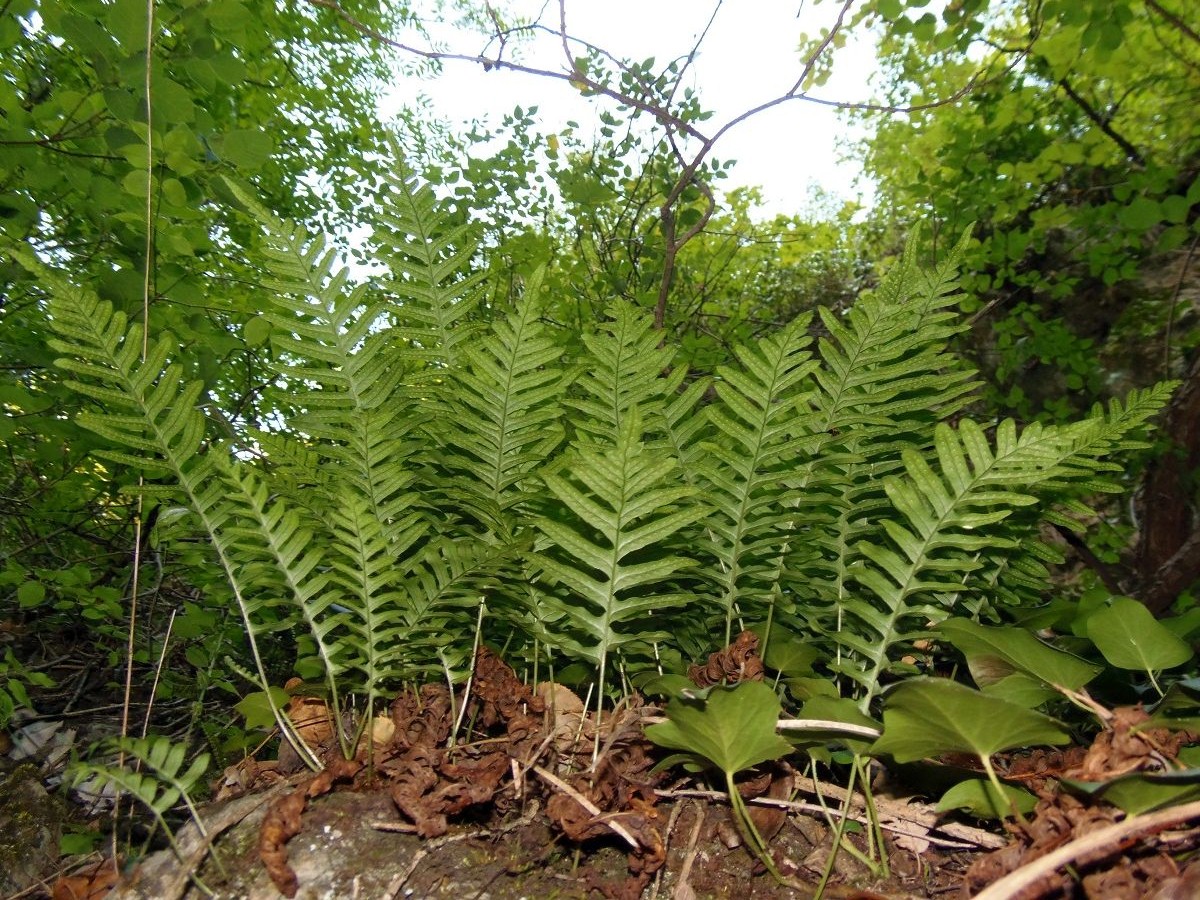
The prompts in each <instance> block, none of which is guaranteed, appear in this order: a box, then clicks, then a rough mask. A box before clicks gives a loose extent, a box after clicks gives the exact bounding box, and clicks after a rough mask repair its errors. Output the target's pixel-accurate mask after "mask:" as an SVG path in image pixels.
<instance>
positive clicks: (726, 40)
mask: <svg viewBox="0 0 1200 900" xmlns="http://www.w3.org/2000/svg"><path fill="white" fill-rule="evenodd" d="M511 5H512V7H514V8H516V9H518V10H520V11H522V12H527V13H528V14H529V15H530V16H536V15H537V14H538V11H539V10H545V12H544V14H543V18H542V21H543V22H544V23H545V24H547V25H551V26H554V25H557V20H558V13H557V3H556V2H554V0H550V2H549V3H548V4H547V3H546V2H545V0H532V2H530V0H513V2H512V4H511ZM840 5H841V4H839V3H836V2H829V0H826V2H824V3H819V4H818V5H816V6H814V5H813V3H812V2H811V0H809V2H807V3H805V4H804V5H803V7H802V8H801V6H800V2H799V0H726V2H725V3H724V5H723V6H722V8H721V11H720V12H719V14H718V16H717V19H716V22H715V23H714V25H713V27H712V28H711V29H710V31H709V33H708V36H707V38H706V39H705V42H704V44H703V45H702V47H701V51H700V56H699V57H698V59H697V61H696V64H695V66H694V67H693V69H692V70H691V71H690V79H691V80H690V82H687V84H688V85H689V86H691V87H694V88H696V89H697V92H698V94H699V96H700V102H701V104H702V106H703V107H704V108H706V109H711V110H715V113H716V114H715V115H714V117H713V118H712V119H710V120H708V121H707V122H704V123H701V124H700V129H701V131H703V132H704V133H705V134H711V133H713V132H714V131H716V130H717V128H719V127H720V126H721V125H722V124H724V123H725V122H726V121H728V120H729V119H731V118H733V117H734V116H736V115H738V114H739V113H741V112H743V111H744V110H746V109H748V108H750V107H752V106H754V105H756V104H758V103H761V102H763V101H766V100H769V99H771V98H773V97H776V96H778V95H780V94H783V93H785V92H786V91H787V90H788V89H789V88H790V87H791V86H792V85H793V84H794V83H795V81H796V79H797V77H798V76H799V73H800V71H801V67H802V60H801V59H800V57H799V54H798V52H797V48H798V45H799V42H800V40H801V35H802V33H804V32H808V33H809V34H810V35H813V36H815V35H817V34H819V33H820V30H821V29H822V27H828V26H829V25H831V24H832V23H833V22H834V21H835V19H836V16H837V12H838V9H839V7H840ZM712 9H713V3H712V2H710V0H567V30H568V32H569V33H570V34H572V35H573V36H576V37H580V38H583V39H585V40H587V41H589V42H590V43H592V44H595V45H596V46H599V47H602V48H604V49H605V50H607V51H609V52H610V53H612V54H613V55H614V56H617V57H618V58H625V59H633V60H642V59H645V58H646V57H648V56H653V57H655V59H656V62H657V64H658V66H659V67H661V66H662V65H664V64H665V63H666V61H668V60H669V59H672V58H675V57H678V56H683V55H685V54H686V53H687V52H688V51H689V50H690V49H691V47H692V45H693V44H694V42H695V38H696V36H697V34H698V33H699V32H700V30H701V29H702V28H703V27H704V25H705V23H706V22H707V21H708V18H709V16H710V15H711V14H712ZM798 11H799V13H800V15H799V16H798V15H797V12H798ZM444 40H445V42H446V44H447V46H446V47H445V49H448V50H451V51H454V52H464V53H469V54H476V53H479V52H481V51H482V50H483V44H484V41H483V40H482V39H481V38H480V37H478V36H477V35H462V36H455V35H452V34H449V33H447V35H446V36H445V38H444ZM491 52H493V53H494V48H493V49H492V51H491ZM521 52H522V53H523V54H524V57H523V59H522V61H523V62H526V63H528V64H530V65H535V66H539V67H542V68H553V69H555V70H558V71H562V70H563V69H564V61H563V58H562V50H561V45H559V44H557V43H555V42H554V41H553V40H552V39H551V38H550V37H549V36H546V37H545V43H544V44H541V45H540V46H536V45H535V46H533V47H527V48H524V49H523V50H522V51H521ZM508 55H511V52H510V51H506V57H507V56H508ZM834 60H835V64H834V74H833V77H832V79H831V80H830V82H829V83H828V84H827V85H826V86H824V87H822V88H819V89H815V90H814V91H813V92H812V93H813V95H814V96H818V97H821V98H827V99H835V100H851V101H862V100H866V99H868V98H869V88H868V78H869V77H870V75H871V74H872V73H873V72H874V70H875V61H874V54H873V52H872V48H871V46H870V45H869V44H868V42H866V41H861V40H860V41H851V42H850V44H849V45H848V46H847V47H845V48H843V49H842V50H840V51H838V52H837V55H836V56H835V57H834ZM421 92H423V93H424V94H426V95H427V96H428V97H429V98H430V99H431V100H432V102H433V106H434V109H435V110H436V111H437V112H438V113H439V114H440V115H441V116H442V117H443V118H444V119H446V120H447V121H449V122H451V123H458V122H465V121H469V120H471V119H476V118H478V119H482V120H485V121H490V122H492V123H494V124H498V123H499V121H500V119H501V118H502V116H503V115H504V114H505V113H508V112H511V111H512V109H513V107H515V106H518V105H519V106H522V107H524V108H526V109H527V108H528V107H529V106H531V105H537V106H538V108H539V112H538V118H539V120H540V122H541V126H542V129H543V130H544V131H545V132H547V133H551V132H554V131H558V130H561V129H562V128H564V127H565V123H566V122H567V121H568V120H572V119H573V120H574V121H576V122H578V123H579V124H580V126H581V128H582V130H583V131H584V132H585V134H586V133H588V131H589V129H590V128H591V127H592V126H593V125H595V126H596V127H598V125H599V122H598V115H599V111H600V109H608V110H610V111H615V110H614V107H613V105H612V104H611V101H607V100H605V99H603V98H584V97H582V96H581V95H580V94H579V93H578V92H577V91H575V90H574V89H573V88H571V87H570V85H568V84H567V83H566V82H563V81H560V80H555V79H545V78H539V77H537V76H534V75H526V74H522V73H515V72H507V71H492V72H487V73H485V72H483V71H482V69H481V68H480V67H479V66H478V65H473V64H471V63H465V62H464V63H457V62H453V61H451V62H447V63H445V64H444V73H443V74H442V75H441V76H440V77H438V78H437V79H432V80H418V79H413V78H409V79H406V80H403V81H401V82H399V83H398V84H397V85H395V86H394V88H393V90H392V91H391V92H390V94H389V95H388V97H387V99H386V100H385V101H384V109H385V110H387V109H388V108H389V107H392V108H394V107H395V106H399V105H401V104H403V103H405V102H410V101H411V100H413V99H415V98H416V96H417V95H418V93H421ZM850 133H851V132H850V125H849V123H848V122H847V120H846V118H845V117H844V116H840V115H838V114H837V113H836V112H835V111H833V110H832V109H830V108H828V107H824V106H819V105H817V104H813V103H808V102H805V101H803V100H793V101H789V102H788V103H785V104H782V105H781V106H779V107H776V108H774V109H771V110H768V111H766V112H764V113H761V114H759V115H757V116H755V117H753V118H752V119H750V120H748V121H747V122H745V123H743V124H741V125H739V126H737V127H736V128H735V129H734V130H732V131H730V132H729V133H728V134H726V135H725V136H724V137H722V139H721V140H720V142H719V143H718V144H717V147H716V149H715V151H714V155H715V156H716V157H717V158H719V159H736V160H737V161H738V165H737V167H736V168H735V169H734V170H733V173H732V177H731V178H730V179H729V180H728V181H727V182H726V183H725V184H726V185H727V186H734V185H742V184H744V185H758V186H760V187H762V189H763V195H764V200H765V204H766V205H765V208H764V209H763V212H764V213H765V214H768V215H773V214H775V213H785V214H790V213H797V212H800V211H801V210H803V209H804V208H805V205H806V198H807V196H808V193H809V187H810V185H811V184H814V183H815V184H818V185H820V186H821V187H823V188H824V189H825V190H827V191H829V192H831V193H833V194H835V195H836V196H839V197H841V198H843V199H846V200H852V199H859V194H860V190H859V188H858V187H856V186H855V183H854V182H855V179H856V177H857V176H858V175H859V168H858V167H857V165H856V164H853V163H849V162H842V161H839V158H838V157H839V151H838V149H837V146H836V142H837V139H838V138H839V137H842V138H844V137H846V136H848V135H849V134H850ZM867 190H869V189H867ZM862 199H864V200H869V197H864V198H862Z"/></svg>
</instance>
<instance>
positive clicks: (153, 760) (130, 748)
mask: <svg viewBox="0 0 1200 900" xmlns="http://www.w3.org/2000/svg"><path fill="white" fill-rule="evenodd" d="M99 752H101V753H105V754H106V755H111V754H119V755H120V756H122V757H123V756H126V755H128V756H132V757H133V758H134V759H135V760H136V761H137V765H136V766H135V767H129V766H127V765H107V764H102V763H96V762H76V763H72V764H71V766H70V767H69V769H68V772H67V780H68V783H69V784H70V785H71V786H72V787H73V788H75V789H86V791H87V792H88V793H89V794H101V793H104V792H105V791H106V790H108V789H115V790H116V791H118V792H120V793H124V794H128V795H129V796H131V797H133V798H134V799H135V800H137V801H138V802H139V803H141V804H142V805H143V806H144V807H146V809H147V810H149V812H150V813H151V814H152V815H153V816H154V818H155V821H157V822H158V825H159V827H160V828H162V831H163V834H165V835H166V837H167V841H168V842H169V843H170V844H171V848H172V849H173V850H174V851H175V853H176V855H179V856H180V858H182V855H181V854H180V850H179V846H178V845H177V844H176V842H175V833H174V831H173V830H172V829H171V826H170V824H169V823H168V822H167V819H166V815H167V813H169V812H170V811H171V810H172V809H174V808H175V806H176V805H177V804H178V803H179V802H180V801H182V802H183V804H184V806H186V807H187V811H188V814H189V815H190V816H191V817H192V821H194V822H195V823H196V829H197V830H198V831H199V832H200V835H201V836H202V837H204V838H207V837H208V830H207V828H206V827H205V824H204V820H203V819H202V818H201V817H200V812H199V810H197V809H196V804H195V803H194V802H193V801H192V798H191V791H192V789H193V788H194V787H195V786H196V785H197V784H198V783H199V782H200V780H201V778H203V776H204V774H205V773H206V772H207V771H208V765H209V755H208V754H207V753H201V754H199V755H198V756H196V757H195V758H194V759H193V760H192V762H191V764H190V765H188V766H187V768H186V769H185V768H184V764H185V763H186V762H187V755H188V748H187V745H186V744H181V743H175V742H173V741H171V740H169V739H168V738H165V737H148V738H117V739H115V740H113V741H109V742H106V743H104V744H102V745H101V747H100V748H99ZM142 769H145V770H146V771H141V770H142ZM219 864H220V861H219V860H218V865H219Z"/></svg>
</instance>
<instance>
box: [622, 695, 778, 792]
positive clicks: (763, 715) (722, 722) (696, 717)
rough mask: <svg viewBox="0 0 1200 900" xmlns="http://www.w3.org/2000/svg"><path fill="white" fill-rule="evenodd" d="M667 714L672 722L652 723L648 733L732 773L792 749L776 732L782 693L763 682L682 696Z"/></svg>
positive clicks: (676, 699) (659, 740)
mask: <svg viewBox="0 0 1200 900" xmlns="http://www.w3.org/2000/svg"><path fill="white" fill-rule="evenodd" d="M666 713H667V719H668V720H669V721H667V722H662V723H660V724H658V725H650V726H648V727H647V728H646V737H648V738H650V740H652V741H654V743H656V744H658V745H659V746H660V747H669V748H670V749H672V750H682V751H684V752H685V753H690V754H693V755H695V756H700V757H703V758H704V759H706V760H708V761H709V762H711V763H712V764H713V765H715V766H716V767H717V768H719V769H720V770H721V771H722V772H725V773H726V774H727V775H731V774H732V773H734V772H740V771H741V770H742V769H748V768H750V767H751V766H755V765H758V764H759V763H761V762H767V761H768V760H772V759H779V758H780V757H782V756H786V755H787V754H789V753H791V752H792V745H791V744H789V743H788V742H787V741H785V740H784V739H783V738H781V737H780V736H779V735H778V734H777V733H776V732H775V723H776V722H778V721H779V697H778V696H776V694H775V692H774V691H773V690H771V689H770V688H769V687H767V685H765V684H763V683H762V682H761V681H743V682H740V683H738V684H735V685H728V686H725V685H720V686H717V687H714V688H713V689H712V690H711V691H709V693H708V696H707V698H705V699H703V700H699V699H696V700H689V699H684V698H682V697H677V698H675V699H673V700H672V701H671V702H670V703H669V704H667V710H666Z"/></svg>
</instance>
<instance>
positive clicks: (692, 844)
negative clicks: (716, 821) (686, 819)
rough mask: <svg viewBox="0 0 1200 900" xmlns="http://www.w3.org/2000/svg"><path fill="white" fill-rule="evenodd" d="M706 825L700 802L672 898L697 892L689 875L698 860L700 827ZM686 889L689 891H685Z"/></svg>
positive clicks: (673, 899) (678, 899)
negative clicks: (690, 881)
mask: <svg viewBox="0 0 1200 900" xmlns="http://www.w3.org/2000/svg"><path fill="white" fill-rule="evenodd" d="M703 826H704V807H703V806H701V805H700V804H699V803H697V804H696V823H695V824H694V825H693V826H692V833H691V834H690V835H688V846H687V852H686V853H685V854H684V857H683V865H681V866H680V867H679V881H678V883H677V884H676V885H675V893H674V894H673V895H672V898H671V900H683V898H684V897H686V896H692V897H694V896H695V895H696V892H695V891H694V890H692V886H691V885H690V884H688V876H689V875H691V874H692V865H693V864H694V863H695V862H696V854H697V852H698V849H697V848H698V846H699V843H700V829H701V828H702V827H703ZM685 889H686V890H687V893H685V892H684V891H685Z"/></svg>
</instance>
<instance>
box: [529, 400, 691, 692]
mask: <svg viewBox="0 0 1200 900" xmlns="http://www.w3.org/2000/svg"><path fill="white" fill-rule="evenodd" d="M622 419H623V421H622V426H621V432H620V435H619V437H618V440H617V443H616V446H615V447H609V448H603V449H602V448H598V447H594V446H592V445H585V446H583V447H580V448H579V449H578V450H577V452H576V453H575V454H574V455H573V457H572V460H571V464H570V466H569V470H570V474H569V476H559V475H551V476H548V477H547V478H546V485H547V487H548V488H549V489H550V492H551V493H552V494H553V495H554V497H555V498H556V499H557V500H558V503H559V504H560V505H559V507H558V509H557V510H555V517H554V518H549V517H547V518H543V519H540V520H538V522H537V527H538V529H539V530H540V531H541V532H542V533H543V535H545V538H546V540H547V541H548V542H549V543H548V544H547V545H546V546H544V547H543V548H542V552H541V553H539V555H538V563H539V564H540V565H541V567H542V569H543V571H544V576H545V578H546V580H547V581H548V582H549V583H550V584H551V585H560V586H562V587H563V588H566V589H567V590H568V591H569V595H568V596H567V597H563V598H561V599H560V601H559V602H561V604H562V613H563V614H564V615H563V619H562V622H561V627H560V628H559V629H558V630H556V633H555V634H554V636H553V639H554V641H555V642H556V644H557V646H558V647H559V648H560V649H563V650H566V651H567V652H569V653H571V654H572V655H575V656H577V657H581V658H583V659H586V660H589V661H591V662H593V663H595V664H596V665H597V666H598V668H599V679H600V683H601V684H603V681H604V677H605V671H606V666H607V661H608V657H609V654H610V653H611V652H612V651H613V650H615V649H616V648H618V647H620V646H622V645H623V644H625V643H627V642H630V641H633V640H643V641H647V640H653V639H655V636H654V635H647V634H646V633H645V631H646V630H645V627H644V622H643V619H644V618H645V616H646V615H647V614H649V613H651V612H653V611H656V610H664V609H667V608H671V607H677V606H680V605H682V604H683V603H685V602H686V601H687V596H686V595H684V594H681V593H680V592H679V591H678V590H677V587H676V585H675V583H674V581H673V579H674V577H675V576H676V575H677V574H678V573H680V572H682V571H683V570H685V569H688V568H690V567H691V566H693V565H694V564H695V563H694V561H693V560H690V559H685V558H683V557H682V556H679V555H676V554H675V553H673V552H672V551H671V550H670V549H669V548H670V541H671V539H672V538H673V537H674V536H675V535H676V534H677V533H678V532H679V531H680V530H681V529H683V528H685V527H686V526H688V525H690V524H692V523H693V522H695V521H697V520H698V519H699V518H700V517H701V516H702V515H703V514H704V510H703V509H702V508H701V507H699V506H698V505H697V504H696V503H695V502H693V497H694V495H695V491H694V490H693V489H692V488H690V487H688V486H686V485H680V484H679V483H678V476H677V474H676V473H677V469H676V466H677V464H676V462H675V460H674V459H672V458H670V457H667V456H663V455H661V454H660V453H658V452H654V451H651V450H649V449H648V448H647V447H646V446H645V444H643V442H642V441H641V437H642V424H641V413H640V411H639V409H638V407H636V406H633V407H631V408H628V409H626V410H624V411H623V412H622ZM547 602H549V599H547ZM658 637H659V638H660V639H661V638H662V637H663V636H661V635H660V636H658Z"/></svg>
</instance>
